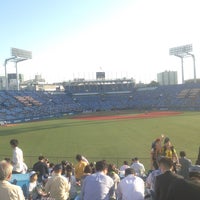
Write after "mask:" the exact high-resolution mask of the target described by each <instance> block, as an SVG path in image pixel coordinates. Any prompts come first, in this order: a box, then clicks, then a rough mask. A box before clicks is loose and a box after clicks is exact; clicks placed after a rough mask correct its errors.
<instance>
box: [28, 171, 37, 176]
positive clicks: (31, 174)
mask: <svg viewBox="0 0 200 200" xmlns="http://www.w3.org/2000/svg"><path fill="white" fill-rule="evenodd" d="M35 174H38V173H37V172H35V171H31V172H30V173H29V177H31V176H33V175H35Z"/></svg>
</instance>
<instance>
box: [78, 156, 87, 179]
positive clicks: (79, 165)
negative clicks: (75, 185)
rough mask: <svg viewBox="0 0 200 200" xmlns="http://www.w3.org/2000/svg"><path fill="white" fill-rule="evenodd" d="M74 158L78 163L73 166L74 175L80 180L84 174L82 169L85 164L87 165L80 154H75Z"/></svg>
mask: <svg viewBox="0 0 200 200" xmlns="http://www.w3.org/2000/svg"><path fill="white" fill-rule="evenodd" d="M76 160H77V161H78V163H77V164H76V166H75V177H76V180H77V181H80V180H81V177H82V176H83V174H84V169H85V166H86V165H87V162H85V161H84V160H83V159H82V156H81V155H80V154H77V155H76Z"/></svg>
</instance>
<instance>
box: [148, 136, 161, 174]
mask: <svg viewBox="0 0 200 200" xmlns="http://www.w3.org/2000/svg"><path fill="white" fill-rule="evenodd" d="M163 139H164V135H161V137H160V138H157V139H156V140H155V141H154V142H153V143H152V145H151V169H152V170H153V169H157V168H158V161H159V159H160V157H161V156H162V141H163Z"/></svg>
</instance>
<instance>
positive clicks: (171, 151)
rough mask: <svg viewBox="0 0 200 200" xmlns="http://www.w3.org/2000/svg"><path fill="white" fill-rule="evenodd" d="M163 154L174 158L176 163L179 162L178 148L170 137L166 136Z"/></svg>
mask: <svg viewBox="0 0 200 200" xmlns="http://www.w3.org/2000/svg"><path fill="white" fill-rule="evenodd" d="M162 154H163V156H165V157H167V158H170V159H172V160H173V162H174V163H176V164H179V159H178V156H177V153H176V150H175V148H174V146H173V145H172V143H171V141H170V139H169V138H168V137H166V138H165V140H164V146H163V148H162Z"/></svg>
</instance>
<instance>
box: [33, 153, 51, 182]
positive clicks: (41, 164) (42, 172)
mask: <svg viewBox="0 0 200 200" xmlns="http://www.w3.org/2000/svg"><path fill="white" fill-rule="evenodd" d="M38 160H39V161H38V162H37V163H35V164H34V165H33V171H35V172H37V173H38V182H39V183H41V182H42V180H43V179H44V178H47V177H48V175H49V170H48V167H47V164H46V162H45V157H44V156H39V157H38Z"/></svg>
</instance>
